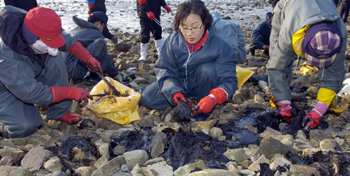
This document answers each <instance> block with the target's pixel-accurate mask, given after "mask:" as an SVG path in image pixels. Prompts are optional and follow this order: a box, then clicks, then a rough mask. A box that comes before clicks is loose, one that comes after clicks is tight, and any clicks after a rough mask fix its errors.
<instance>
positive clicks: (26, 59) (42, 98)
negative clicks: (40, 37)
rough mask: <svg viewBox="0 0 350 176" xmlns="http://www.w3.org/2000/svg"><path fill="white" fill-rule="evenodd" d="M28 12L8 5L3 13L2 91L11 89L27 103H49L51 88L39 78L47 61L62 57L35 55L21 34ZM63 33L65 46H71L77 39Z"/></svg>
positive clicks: (0, 45)
mask: <svg viewBox="0 0 350 176" xmlns="http://www.w3.org/2000/svg"><path fill="white" fill-rule="evenodd" d="M25 15H26V13H25V12H23V11H20V10H19V9H18V8H13V7H11V6H6V7H5V8H4V10H2V13H1V15H0V35H1V39H2V40H1V41H0V70H1V72H0V92H2V91H9V92H11V93H12V94H13V95H14V96H16V97H17V98H18V99H20V100H21V101H23V102H25V103H29V104H45V105H49V104H51V102H52V93H51V91H50V88H49V87H48V86H47V85H44V84H42V83H41V82H38V81H37V80H36V78H37V76H38V75H40V73H41V71H42V70H43V67H44V66H45V63H46V60H48V59H60V58H58V57H54V56H50V55H36V54H34V52H33V50H32V49H31V48H30V46H29V44H28V43H27V42H26V41H25V39H24V38H23V36H22V24H23V20H24V17H25ZM62 35H63V36H64V38H65V40H66V47H67V48H69V47H71V46H72V45H73V44H74V42H75V40H74V39H73V38H72V37H71V36H69V35H68V34H66V33H64V32H62ZM1 103H6V102H1Z"/></svg>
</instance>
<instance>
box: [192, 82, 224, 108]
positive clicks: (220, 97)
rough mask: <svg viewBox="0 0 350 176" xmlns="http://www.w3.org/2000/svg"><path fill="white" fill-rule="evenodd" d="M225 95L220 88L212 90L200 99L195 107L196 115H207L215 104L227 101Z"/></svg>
mask: <svg viewBox="0 0 350 176" xmlns="http://www.w3.org/2000/svg"><path fill="white" fill-rule="evenodd" d="M227 96H228V95H227V93H226V91H225V90H224V89H222V88H215V89H212V90H211V91H210V92H209V95H208V96H206V97H204V98H202V99H201V100H200V101H199V103H198V104H197V106H196V109H197V111H196V114H198V113H204V114H207V113H209V112H210V111H211V110H213V107H214V106H215V105H217V104H222V103H224V102H225V101H226V99H227Z"/></svg>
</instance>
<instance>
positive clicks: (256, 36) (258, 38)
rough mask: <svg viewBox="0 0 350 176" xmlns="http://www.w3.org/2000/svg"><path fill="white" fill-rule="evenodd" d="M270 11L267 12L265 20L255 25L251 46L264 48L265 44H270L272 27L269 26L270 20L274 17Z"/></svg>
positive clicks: (250, 40)
mask: <svg viewBox="0 0 350 176" xmlns="http://www.w3.org/2000/svg"><path fill="white" fill-rule="evenodd" d="M269 13H270V12H269ZM269 13H267V14H266V20H265V21H262V22H260V23H259V24H258V25H256V26H255V27H254V30H253V32H252V35H251V36H250V39H249V42H250V48H254V49H263V47H264V45H270V33H271V27H270V26H269V24H268V21H269V20H270V19H271V18H272V15H270V14H269Z"/></svg>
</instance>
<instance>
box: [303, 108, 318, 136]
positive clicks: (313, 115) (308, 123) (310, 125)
mask: <svg viewBox="0 0 350 176" xmlns="http://www.w3.org/2000/svg"><path fill="white" fill-rule="evenodd" d="M321 118H322V116H320V115H319V114H318V113H317V112H315V111H314V110H312V111H311V112H309V114H308V115H307V116H306V117H304V119H303V122H302V124H301V125H302V126H303V127H304V129H305V130H306V131H310V130H311V129H315V128H317V126H318V123H319V122H320V120H321Z"/></svg>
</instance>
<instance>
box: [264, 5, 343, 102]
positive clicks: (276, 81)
mask: <svg viewBox="0 0 350 176" xmlns="http://www.w3.org/2000/svg"><path fill="white" fill-rule="evenodd" d="M310 9H312V10H310ZM322 21H329V22H331V23H333V24H334V25H336V26H337V27H338V28H339V29H340V31H341V33H342V37H343V39H344V40H343V43H342V47H341V49H340V51H339V52H338V54H337V58H336V60H335V61H334V63H333V64H332V65H331V66H329V67H326V68H324V69H321V70H320V71H319V82H320V87H325V88H328V89H331V90H333V91H335V92H337V91H339V90H340V88H341V85H342V81H343V78H344V74H345V65H344V58H345V49H346V41H347V40H346V38H347V31H346V28H345V25H344V23H343V21H342V19H341V18H340V16H339V14H338V12H337V10H336V8H335V6H334V3H333V2H332V1H331V0H323V1H319V0H280V1H279V2H278V3H277V4H276V7H275V8H274V17H273V19H272V29H271V36H270V59H269V61H268V64H267V69H268V75H269V82H270V87H271V91H272V93H273V95H274V98H275V100H276V101H280V100H291V90H290V88H289V83H290V79H291V73H292V64H293V61H294V60H295V59H296V58H297V55H296V54H295V52H294V50H293V46H292V36H293V34H294V33H296V32H297V31H298V30H300V29H301V28H303V27H304V26H306V25H312V24H315V23H319V22H322Z"/></svg>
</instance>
